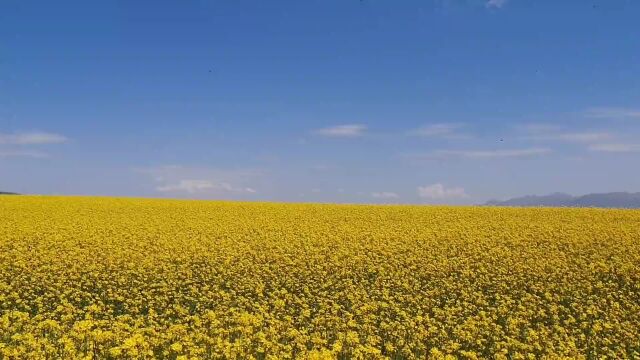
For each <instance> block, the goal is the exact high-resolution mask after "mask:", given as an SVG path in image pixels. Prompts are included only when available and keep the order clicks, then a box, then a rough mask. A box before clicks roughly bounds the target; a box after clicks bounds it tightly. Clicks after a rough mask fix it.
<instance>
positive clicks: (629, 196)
mask: <svg viewBox="0 0 640 360" xmlns="http://www.w3.org/2000/svg"><path fill="white" fill-rule="evenodd" d="M484 205H485V206H516V207H519V206H548V207H600V208H626V209H637V208H640V192H638V193H630V192H610V193H592V194H586V195H580V196H573V195H569V194H565V193H553V194H549V195H541V196H540V195H527V196H521V197H515V198H511V199H507V200H503V201H501V200H490V201H487V202H486V203H484Z"/></svg>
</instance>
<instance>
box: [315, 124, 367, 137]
mask: <svg viewBox="0 0 640 360" xmlns="http://www.w3.org/2000/svg"><path fill="white" fill-rule="evenodd" d="M366 130H367V127H366V126H365V125H361V124H346V125H337V126H331V127H327V128H324V129H319V130H316V133H318V134H320V135H322V136H328V137H357V136H362V135H364V132H365V131H366Z"/></svg>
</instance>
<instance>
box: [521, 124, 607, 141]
mask: <svg viewBox="0 0 640 360" xmlns="http://www.w3.org/2000/svg"><path fill="white" fill-rule="evenodd" d="M517 128H518V129H519V130H520V131H522V132H524V133H525V134H526V135H524V136H522V138H523V139H526V140H534V141H557V142H566V143H593V142H599V141H606V140H609V139H612V138H613V137H614V136H613V135H612V134H611V133H608V132H604V131H567V130H565V129H563V128H562V127H560V126H557V125H553V124H527V125H522V126H517Z"/></svg>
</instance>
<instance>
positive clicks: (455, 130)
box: [410, 123, 470, 139]
mask: <svg viewBox="0 0 640 360" xmlns="http://www.w3.org/2000/svg"><path fill="white" fill-rule="evenodd" d="M462 127H464V124H461V123H438V124H428V125H425V126H422V127H420V128H418V129H415V130H413V131H411V132H410V134H411V135H416V136H422V137H442V138H447V139H453V138H469V137H470V136H469V135H468V134H463V133H460V132H459V130H460V129H461V128H462Z"/></svg>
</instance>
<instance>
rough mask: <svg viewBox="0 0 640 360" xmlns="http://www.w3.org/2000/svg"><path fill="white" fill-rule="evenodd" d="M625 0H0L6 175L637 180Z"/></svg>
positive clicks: (537, 182) (144, 185)
mask: <svg viewBox="0 0 640 360" xmlns="http://www.w3.org/2000/svg"><path fill="white" fill-rule="evenodd" d="M638 15H640V2H637V1H562V2H557V1H535V2H534V1H523V0H507V1H505V0H490V1H481V0H477V1H475V0H467V1H463V0H460V1H456V0H447V1H444V0H439V1H402V2H398V1H382V0H362V1H360V0H355V1H351V0H349V1H345V0H336V1H135V2H125V1H106V2H81V1H77V2H72V1H57V2H42V1H39V2H35V1H28V0H27V1H24V0H21V1H17V0H9V1H3V2H2V4H0V191H1V190H4V191H18V192H24V193H38V194H93V195H118V196H145V197H171V198H183V197H184V198H202V199H243V200H276V201H314V202H315V201H320V202H374V203H377V202H379V203H387V202H390V203H429V204H430V203H451V204H474V203H481V202H484V201H486V200H488V199H491V198H507V197H512V196H519V195H525V194H545V193H550V192H556V191H561V192H567V193H570V194H583V193H589V192H608V191H640V181H639V179H640V166H639V165H640V137H639V135H640V43H639V42H638V39H640V22H638V21H637V18H638Z"/></svg>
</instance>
